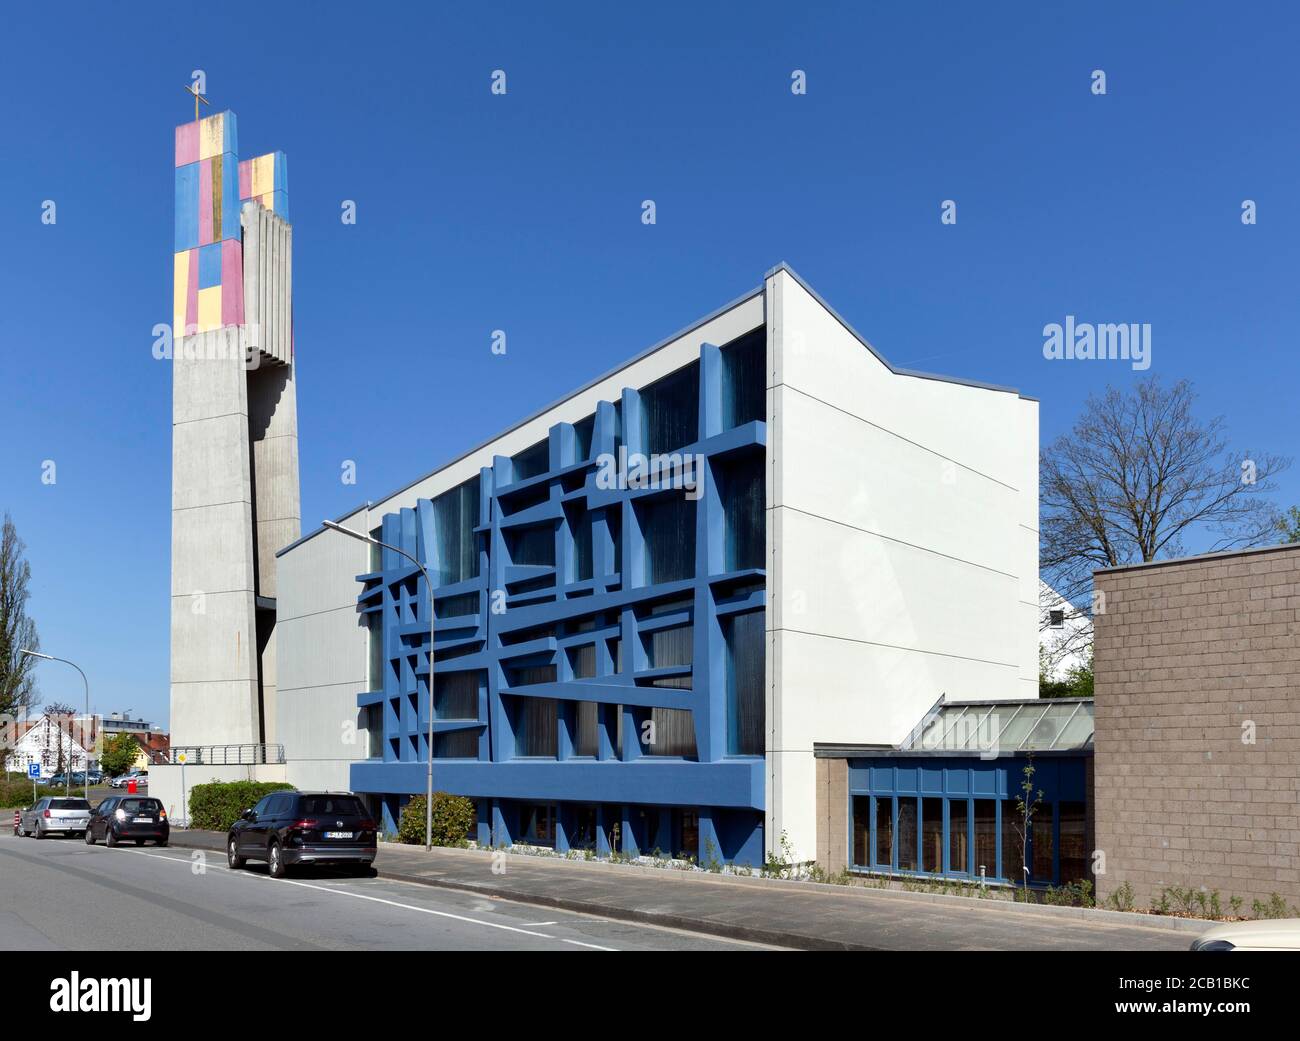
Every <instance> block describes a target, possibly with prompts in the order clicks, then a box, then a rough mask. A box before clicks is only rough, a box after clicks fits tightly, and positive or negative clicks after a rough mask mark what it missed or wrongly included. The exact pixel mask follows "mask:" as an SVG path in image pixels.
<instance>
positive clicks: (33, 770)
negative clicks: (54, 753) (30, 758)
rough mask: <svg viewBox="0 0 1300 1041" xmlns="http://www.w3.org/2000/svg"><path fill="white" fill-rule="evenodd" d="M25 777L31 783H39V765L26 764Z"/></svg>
mask: <svg viewBox="0 0 1300 1041" xmlns="http://www.w3.org/2000/svg"><path fill="white" fill-rule="evenodd" d="M27 776H28V777H30V778H31V779H32V780H33V781H39V780H40V779H41V764H40V763H28V764H27Z"/></svg>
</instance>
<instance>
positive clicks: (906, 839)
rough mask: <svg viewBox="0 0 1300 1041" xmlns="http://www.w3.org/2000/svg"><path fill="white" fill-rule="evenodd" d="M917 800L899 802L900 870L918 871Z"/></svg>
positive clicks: (907, 799) (900, 799) (906, 799)
mask: <svg viewBox="0 0 1300 1041" xmlns="http://www.w3.org/2000/svg"><path fill="white" fill-rule="evenodd" d="M916 825H917V821H916V800H915V799H912V798H907V797H900V798H899V800H898V870H899V871H915V870H916Z"/></svg>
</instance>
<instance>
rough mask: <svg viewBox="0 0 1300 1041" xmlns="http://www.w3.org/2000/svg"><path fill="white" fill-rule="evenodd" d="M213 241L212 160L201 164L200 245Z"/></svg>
mask: <svg viewBox="0 0 1300 1041" xmlns="http://www.w3.org/2000/svg"><path fill="white" fill-rule="evenodd" d="M211 241H212V160H211V159H205V160H203V162H201V163H199V245H200V246H206V245H207V244H208V243H209V242H211Z"/></svg>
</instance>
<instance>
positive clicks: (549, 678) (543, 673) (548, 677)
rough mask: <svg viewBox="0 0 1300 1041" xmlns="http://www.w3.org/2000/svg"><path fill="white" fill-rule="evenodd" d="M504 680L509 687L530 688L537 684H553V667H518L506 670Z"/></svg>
mask: <svg viewBox="0 0 1300 1041" xmlns="http://www.w3.org/2000/svg"><path fill="white" fill-rule="evenodd" d="M506 680H507V683H508V684H509V686H511V687H532V686H535V685H536V684H538V683H554V682H555V666H554V665H520V666H517V667H515V668H507V669H506Z"/></svg>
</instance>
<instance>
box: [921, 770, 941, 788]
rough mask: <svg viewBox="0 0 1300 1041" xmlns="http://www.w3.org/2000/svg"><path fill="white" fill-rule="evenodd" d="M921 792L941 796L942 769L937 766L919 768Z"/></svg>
mask: <svg viewBox="0 0 1300 1041" xmlns="http://www.w3.org/2000/svg"><path fill="white" fill-rule="evenodd" d="M920 783H921V791H922V792H924V793H925V794H926V795H942V794H943V768H942V767H938V766H925V767H922V768H921V776H920Z"/></svg>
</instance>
